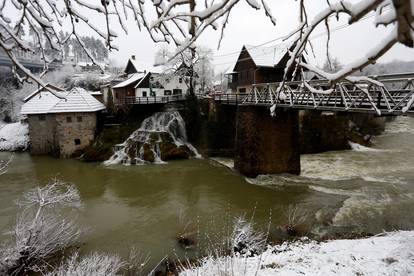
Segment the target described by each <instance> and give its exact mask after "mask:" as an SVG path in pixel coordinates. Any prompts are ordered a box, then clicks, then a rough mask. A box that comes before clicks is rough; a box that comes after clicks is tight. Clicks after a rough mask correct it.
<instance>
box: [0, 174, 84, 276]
mask: <svg viewBox="0 0 414 276" xmlns="http://www.w3.org/2000/svg"><path fill="white" fill-rule="evenodd" d="M17 204H18V206H19V212H18V215H17V218H16V224H15V226H14V228H13V229H12V230H11V231H10V232H9V234H10V236H11V238H10V241H9V242H8V243H6V244H3V245H2V246H1V248H0V275H3V274H11V275H18V274H23V273H26V272H28V271H36V270H38V269H39V266H41V265H42V264H43V263H44V261H45V260H46V259H48V258H51V257H53V256H54V255H55V254H56V253H58V252H60V251H61V250H63V249H65V248H67V247H69V246H71V245H73V244H74V243H76V241H77V240H78V238H79V236H80V234H81V230H80V229H79V228H78V227H77V226H76V225H75V223H74V221H73V220H71V219H68V218H67V217H64V216H62V214H61V213H60V212H59V210H60V208H70V209H72V208H78V207H80V197H79V193H78V190H77V189H76V187H75V186H74V185H69V184H64V183H61V182H59V181H57V180H55V181H53V182H52V183H50V184H48V185H46V186H44V187H37V188H34V189H32V190H29V191H28V192H26V193H25V194H24V195H23V198H22V199H21V200H20V201H18V202H17Z"/></svg>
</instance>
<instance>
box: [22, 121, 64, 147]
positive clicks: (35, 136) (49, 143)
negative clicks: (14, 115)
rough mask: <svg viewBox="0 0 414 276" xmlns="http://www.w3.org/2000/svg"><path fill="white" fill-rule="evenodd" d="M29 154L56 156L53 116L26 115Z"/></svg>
mask: <svg viewBox="0 0 414 276" xmlns="http://www.w3.org/2000/svg"><path fill="white" fill-rule="evenodd" d="M28 122H29V135H30V153H31V154H34V155H40V154H52V155H58V154H59V152H58V145H57V142H56V137H55V133H56V118H55V115H54V114H35V115H28Z"/></svg>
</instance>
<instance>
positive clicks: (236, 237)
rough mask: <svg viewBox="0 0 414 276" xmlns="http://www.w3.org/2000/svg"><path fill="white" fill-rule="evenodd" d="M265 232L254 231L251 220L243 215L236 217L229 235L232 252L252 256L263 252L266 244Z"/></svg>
mask: <svg viewBox="0 0 414 276" xmlns="http://www.w3.org/2000/svg"><path fill="white" fill-rule="evenodd" d="M266 240H267V237H266V234H265V233H263V232H260V231H256V230H255V229H254V228H253V224H252V222H248V221H246V219H245V218H244V216H241V217H238V218H236V220H235V222H234V226H233V233H232V235H231V242H232V250H233V254H240V255H248V256H253V255H257V254H260V253H262V252H263V250H264V249H265V246H266Z"/></svg>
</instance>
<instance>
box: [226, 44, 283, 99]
mask: <svg viewBox="0 0 414 276" xmlns="http://www.w3.org/2000/svg"><path fill="white" fill-rule="evenodd" d="M288 60H289V54H288V48H287V47H285V46H284V47H257V46H249V45H245V46H243V48H242V49H241V51H240V54H239V57H238V59H237V61H236V64H235V65H234V67H233V68H232V69H230V71H228V72H227V73H226V76H227V79H228V91H227V92H232V93H247V92H248V90H249V89H251V87H252V84H257V83H268V82H278V81H281V80H282V79H283V75H284V69H285V65H286V63H287V61H288Z"/></svg>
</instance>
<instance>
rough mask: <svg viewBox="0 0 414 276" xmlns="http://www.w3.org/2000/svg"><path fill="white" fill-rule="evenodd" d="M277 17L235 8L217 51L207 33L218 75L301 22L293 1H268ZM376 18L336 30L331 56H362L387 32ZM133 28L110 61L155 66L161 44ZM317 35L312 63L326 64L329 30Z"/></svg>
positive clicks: (404, 53)
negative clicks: (246, 51) (243, 53)
mask: <svg viewBox="0 0 414 276" xmlns="http://www.w3.org/2000/svg"><path fill="white" fill-rule="evenodd" d="M267 2H268V3H269V6H270V7H271V9H272V11H273V14H274V16H275V17H276V19H277V24H276V26H273V25H272V24H271V22H270V20H269V19H268V18H267V17H266V16H265V15H264V12H263V10H259V11H255V10H253V9H252V8H250V7H249V6H248V5H247V4H246V3H245V2H242V3H241V4H240V5H238V6H236V7H235V8H234V10H233V11H232V13H231V16H230V23H229V24H228V26H227V28H226V31H225V38H224V40H223V42H222V45H221V48H220V49H219V50H217V42H218V38H219V32H217V31H211V30H210V31H207V32H206V33H204V35H203V36H202V37H201V39H200V40H199V44H203V45H206V46H208V47H210V48H212V49H213V50H214V53H215V59H214V64H215V65H216V66H217V70H216V72H218V71H220V70H226V69H227V68H228V67H230V66H232V65H233V64H234V61H235V60H236V59H237V57H238V53H235V52H238V51H240V49H241V47H242V46H243V44H250V45H258V44H261V43H264V42H267V41H270V40H274V39H276V38H278V37H281V36H284V35H286V34H288V33H290V32H291V31H292V30H293V29H294V28H295V27H296V26H297V22H298V19H297V18H298V8H297V2H299V1H293V0H277V1H276V0H268V1H267ZM307 2H312V4H308V10H309V14H310V16H312V15H314V14H315V13H316V12H318V11H319V10H320V9H322V8H323V7H324V6H325V5H326V1H322V0H311V1H307ZM372 22H373V16H370V17H368V18H367V19H365V20H364V21H363V22H361V23H358V24H355V25H352V26H348V27H345V28H343V29H340V30H337V31H335V32H334V33H333V34H332V42H331V44H330V45H331V46H330V51H331V55H332V56H333V57H337V58H338V59H339V60H340V61H341V62H342V63H346V62H350V61H352V60H354V59H356V58H359V57H362V56H363V55H364V54H366V53H367V52H368V51H369V49H371V48H372V47H373V45H374V44H375V43H378V42H379V41H381V39H382V38H383V37H384V36H385V34H386V33H387V30H386V29H385V28H383V27H379V28H376V27H375V26H374V25H373V23H372ZM344 23H346V17H345V16H344V17H343V18H341V20H340V21H339V22H337V21H336V19H332V26H333V27H338V26H343V25H344ZM130 25H131V28H130V32H129V34H128V35H124V34H123V33H122V32H119V37H118V38H117V39H116V43H117V44H118V46H119V47H120V51H119V52H113V53H111V55H110V57H111V59H112V60H113V61H114V62H116V63H117V64H119V65H123V64H124V63H125V60H126V59H127V58H128V57H129V56H131V55H136V57H137V59H138V60H139V61H141V62H142V63H144V64H152V63H153V60H154V55H155V52H156V50H157V48H159V47H160V45H156V44H154V43H153V42H152V41H151V40H150V39H149V36H148V35H147V34H146V33H145V32H141V33H140V32H139V31H138V30H137V28H134V24H133V22H130ZM316 33H321V34H325V35H321V36H319V37H317V38H315V39H313V43H314V49H315V52H316V60H314V59H313V58H312V57H311V58H310V60H311V61H312V62H313V63H316V64H320V65H321V64H323V63H324V61H325V59H326V54H325V52H326V37H327V36H326V31H325V29H324V28H321V29H319V30H317V32H316ZM281 42H282V41H281V40H278V41H275V42H272V43H269V44H268V45H267V46H272V45H276V44H280V43H281ZM392 60H404V61H411V60H414V50H413V49H410V48H407V47H405V46H401V45H398V46H395V47H394V48H393V49H392V50H391V51H390V52H389V53H387V54H386V55H385V56H384V57H383V58H381V60H380V62H388V61H392Z"/></svg>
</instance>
